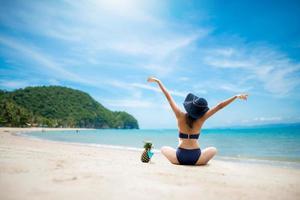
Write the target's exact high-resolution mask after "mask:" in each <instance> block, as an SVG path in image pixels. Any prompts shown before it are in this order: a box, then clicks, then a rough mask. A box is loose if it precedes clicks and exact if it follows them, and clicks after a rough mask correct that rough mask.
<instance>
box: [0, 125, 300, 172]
mask: <svg viewBox="0 0 300 200" xmlns="http://www.w3.org/2000/svg"><path fill="white" fill-rule="evenodd" d="M29 129H30V128H29ZM0 130H1V128H0ZM43 130H44V131H59V130H62V131H72V130H97V129H89V128H38V129H37V130H36V128H33V130H32V131H31V130H28V131H27V130H26V131H23V132H16V133H15V134H16V135H18V136H21V137H28V138H30V139H36V140H42V141H50V142H58V143H64V144H72V145H80V146H91V147H96V148H97V147H99V148H108V149H119V150H125V151H136V152H141V151H143V148H137V147H131V146H121V145H109V144H98V143H84V142H68V141H58V140H50V139H44V138H39V137H35V136H32V135H30V132H36V131H38V132H40V131H43ZM153 152H154V153H155V154H157V153H159V154H160V150H159V149H155V148H154V149H153ZM214 159H215V160H220V161H224V162H233V163H242V164H251V165H252V164H254V165H255V164H258V165H266V166H277V167H286V168H295V169H300V162H299V161H293V160H275V159H261V158H255V157H230V156H220V155H217V156H216V157H215V158H214Z"/></svg>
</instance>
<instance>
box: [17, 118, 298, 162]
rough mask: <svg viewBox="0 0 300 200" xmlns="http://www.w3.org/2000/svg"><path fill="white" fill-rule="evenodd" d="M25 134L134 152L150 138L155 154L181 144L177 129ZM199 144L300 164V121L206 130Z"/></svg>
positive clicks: (229, 155)
mask: <svg viewBox="0 0 300 200" xmlns="http://www.w3.org/2000/svg"><path fill="white" fill-rule="evenodd" d="M23 135H25V136H28V137H34V138H38V139H46V140H53V141H61V142H71V143H77V144H82V145H89V146H99V147H108V148H118V149H127V150H133V151H135V150H138V151H139V150H142V149H143V145H144V142H145V141H151V142H152V143H153V147H154V152H155V153H159V150H160V148H161V147H162V146H171V147H173V148H176V147H177V145H178V130H177V129H134V130H129V129H127V130H126V129H125V130H120V129H95V130H78V131H76V130H74V131H41V132H31V133H23ZM199 143H200V148H201V149H204V148H206V147H210V146H214V147H216V148H217V149H218V154H217V156H216V159H221V160H228V161H233V162H249V163H266V164H272V165H282V164H283V165H285V166H291V167H297V168H299V167H300V124H297V125H290V126H288V125H287V126H276V125H274V126H262V127H240V128H209V129H203V130H202V131H201V135H200V138H199ZM154 155H155V154H154Z"/></svg>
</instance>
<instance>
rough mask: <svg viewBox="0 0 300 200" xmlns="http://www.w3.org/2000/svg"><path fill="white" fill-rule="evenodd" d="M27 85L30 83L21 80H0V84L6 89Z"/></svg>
mask: <svg viewBox="0 0 300 200" xmlns="http://www.w3.org/2000/svg"><path fill="white" fill-rule="evenodd" d="M28 85H30V83H28V82H27V81H22V80H1V81H0V86H2V87H4V88H8V89H16V88H23V87H26V86H28ZM31 85H32V84H31Z"/></svg>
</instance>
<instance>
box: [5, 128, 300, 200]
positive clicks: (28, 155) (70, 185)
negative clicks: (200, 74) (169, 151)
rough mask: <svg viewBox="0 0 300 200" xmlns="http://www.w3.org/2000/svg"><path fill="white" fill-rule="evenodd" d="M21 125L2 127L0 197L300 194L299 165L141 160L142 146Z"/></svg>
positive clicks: (270, 196) (265, 196)
mask: <svg viewBox="0 0 300 200" xmlns="http://www.w3.org/2000/svg"><path fill="white" fill-rule="evenodd" d="M20 130H21V131H32V130H33V129H29V130H28V129H22V128H21V129H19V128H18V129H16V128H0V177H1V178H0V198H1V199H25V200H26V199H69V198H72V199H75V200H77V199H83V198H87V199H102V198H103V199H120V198H122V199H175V200H177V199H178V200H179V199H185V198H189V199H199V197H202V198H205V199H206V200H210V199H272V200H273V199H297V198H298V197H299V196H300V170H299V169H293V168H284V167H282V166H268V165H261V164H247V163H238V162H237V163H235V162H227V161H222V160H212V161H211V162H210V163H209V165H206V166H200V167H199V166H179V165H172V164H170V163H169V162H168V161H167V160H166V159H165V158H164V157H163V155H161V154H156V155H155V156H154V157H153V159H152V161H151V163H149V164H145V163H141V162H140V160H139V159H140V154H141V152H137V151H124V150H120V149H112V148H103V147H92V146H87V145H74V144H70V143H67V142H57V141H49V140H33V139H29V138H27V137H20V136H17V135H14V134H15V133H16V132H20ZM35 130H36V129H35ZM55 130H58V129H55ZM63 130H70V129H63ZM116 184H118V187H117V188H116Z"/></svg>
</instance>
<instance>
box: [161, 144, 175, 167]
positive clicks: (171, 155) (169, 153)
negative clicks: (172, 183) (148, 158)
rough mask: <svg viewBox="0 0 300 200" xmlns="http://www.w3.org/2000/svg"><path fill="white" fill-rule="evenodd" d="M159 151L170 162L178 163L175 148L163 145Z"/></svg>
mask: <svg viewBox="0 0 300 200" xmlns="http://www.w3.org/2000/svg"><path fill="white" fill-rule="evenodd" d="M160 151H161V153H162V154H163V155H164V156H165V157H166V158H167V159H168V160H169V161H170V162H171V163H172V164H176V165H178V164H179V162H178V160H177V156H176V150H175V149H174V148H172V147H168V146H163V147H162V148H161V149H160Z"/></svg>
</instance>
